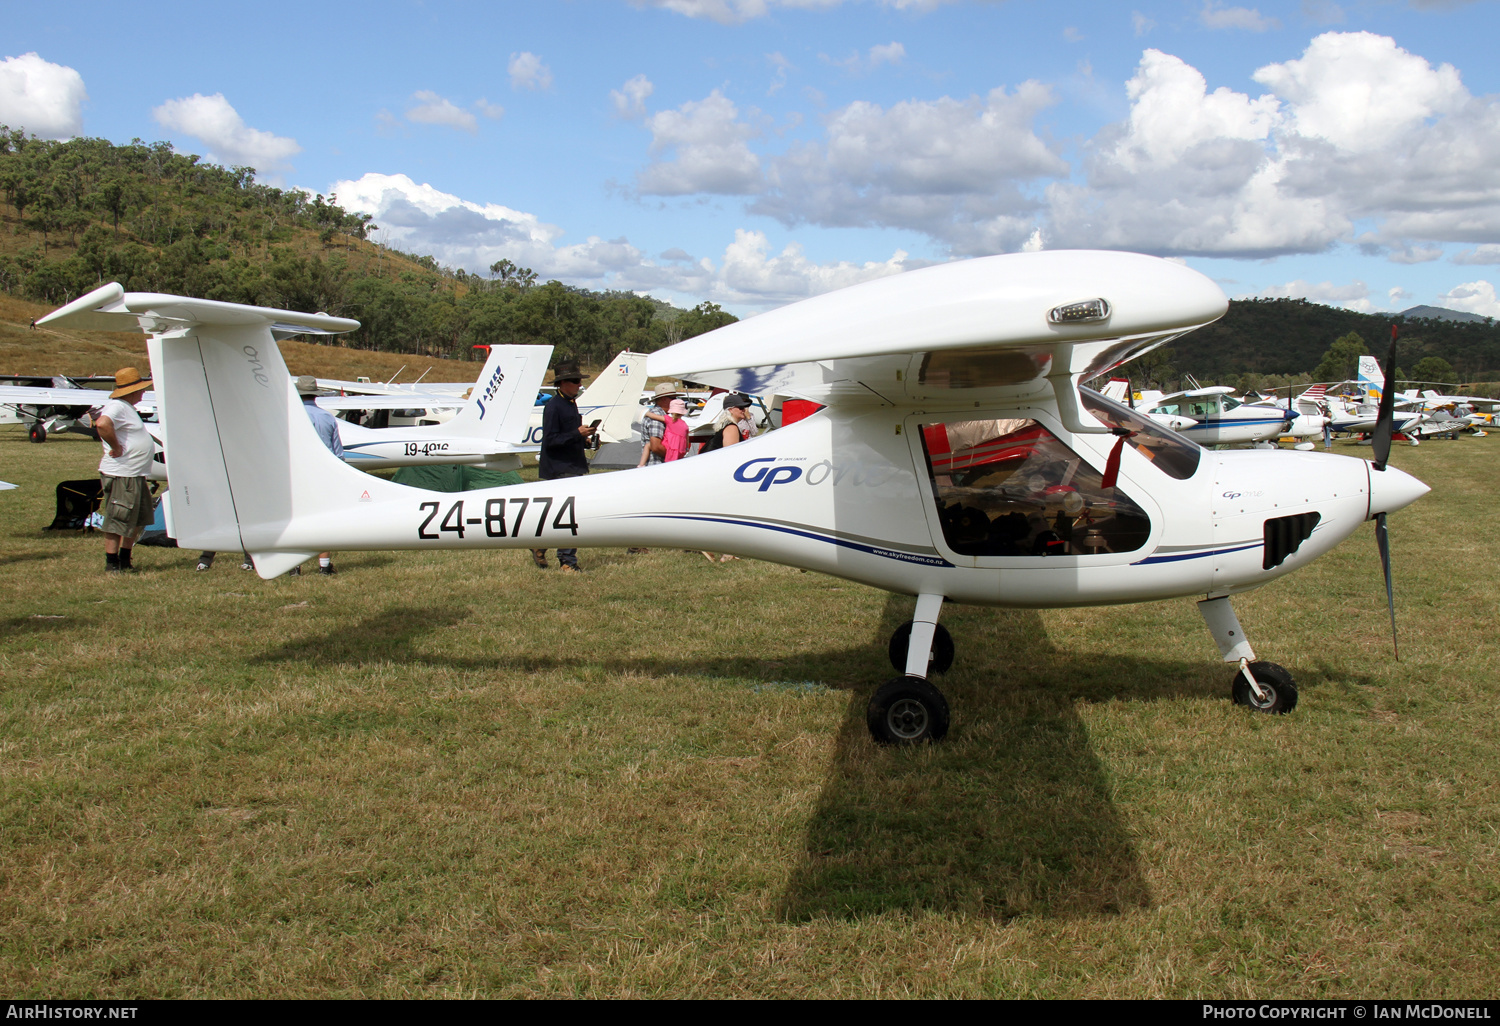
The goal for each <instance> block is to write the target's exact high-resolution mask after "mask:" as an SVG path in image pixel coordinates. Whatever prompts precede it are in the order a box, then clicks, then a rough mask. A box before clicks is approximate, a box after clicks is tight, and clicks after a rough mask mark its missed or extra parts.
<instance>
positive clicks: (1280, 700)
mask: <svg viewBox="0 0 1500 1026" xmlns="http://www.w3.org/2000/svg"><path fill="white" fill-rule="evenodd" d="M1246 671H1249V673H1250V675H1251V676H1252V677H1254V678H1255V686H1251V684H1250V681H1249V680H1248V679H1247V678H1246V676H1245V673H1246ZM1257 692H1258V693H1257ZM1231 694H1232V695H1233V696H1234V704H1235V705H1244V706H1249V707H1250V708H1251V709H1254V710H1255V711H1256V712H1263V713H1289V712H1291V711H1292V710H1293V709H1295V708H1297V685H1296V684H1295V683H1293V682H1292V675H1291V674H1290V673H1288V672H1287V671H1286V669H1285V668H1284V667H1281V666H1277V665H1276V664H1275V663H1260V662H1257V663H1247V664H1246V665H1245V668H1244V669H1243V670H1236V671H1235V674H1234V684H1233V685H1232V687H1231Z"/></svg>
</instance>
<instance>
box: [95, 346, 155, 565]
mask: <svg viewBox="0 0 1500 1026" xmlns="http://www.w3.org/2000/svg"><path fill="white" fill-rule="evenodd" d="M150 387H151V379H150V378H143V377H141V372H140V371H138V370H136V369H135V368H134V367H121V368H120V369H119V370H118V371H116V372H115V390H114V391H113V392H111V393H110V394H109V402H107V403H105V404H104V406H103V407H102V408H101V409H100V411H99V414H98V416H96V417H95V418H94V430H95V431H97V432H98V433H99V441H100V442H102V443H103V445H104V458H103V459H101V460H100V461H99V479H100V486H101V487H100V497H99V498H100V504H101V505H100V510H101V512H102V513H103V514H104V524H103V528H102V529H103V531H104V570H105V572H106V573H121V572H124V573H129V572H131V571H132V570H133V569H134V568H133V567H131V565H130V550H131V549H132V548H134V547H135V540H136V539H137V538H139V537H140V535H141V532H142V531H144V530H145V529H146V527H147V526H148V525H150V523H151V520H152V518H153V516H154V514H155V508H154V504H153V503H152V501H151V492H150V489H149V488H148V486H147V484H146V473H147V472H148V471H149V470H150V469H151V458H152V457H153V456H154V455H155V453H156V445H155V443H154V442H152V441H151V435H150V434H149V433H148V432H147V431H146V425H145V424H143V423H141V415H140V414H139V413H136V412H135V404H136V403H138V402H140V401H141V397H142V396H144V395H145V394H146V389H148V388H150Z"/></svg>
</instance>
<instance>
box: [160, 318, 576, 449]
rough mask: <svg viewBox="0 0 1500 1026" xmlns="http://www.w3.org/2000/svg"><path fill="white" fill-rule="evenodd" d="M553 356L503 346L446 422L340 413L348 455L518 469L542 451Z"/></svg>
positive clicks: (332, 400) (540, 349)
mask: <svg viewBox="0 0 1500 1026" xmlns="http://www.w3.org/2000/svg"><path fill="white" fill-rule="evenodd" d="M551 356H552V347H551V346H495V347H494V348H492V349H491V350H490V355H489V358H488V359H487V360H486V361H485V363H484V368H483V369H482V370H481V371H480V372H479V379H478V380H477V381H476V382H474V384H473V386H472V394H471V395H470V396H469V397H468V398H467V399H466V400H463V401H462V402H461V403H460V404H459V410H458V413H457V414H456V415H455V416H454V417H453V418H452V419H451V420H449V421H447V422H445V423H439V424H425V425H418V426H416V427H388V428H367V427H361V426H359V425H358V424H354V423H351V422H350V421H347V420H343V419H340V420H339V422H338V424H339V441H340V442H342V443H343V446H344V459H345V460H346V461H347V462H349V463H351V464H353V465H355V466H358V467H360V468H362V469H367V470H376V469H380V468H383V467H408V466H414V465H418V464H433V463H448V464H452V463H457V464H465V465H469V466H481V467H485V468H487V469H490V470H515V469H517V468H519V467H520V465H521V460H520V454H521V453H525V452H536V450H537V446H536V444H534V443H529V442H527V441H526V440H525V439H526V434H527V430H528V426H529V424H530V421H531V410H532V403H533V401H534V400H535V398H536V390H537V387H538V386H539V385H541V383H542V378H544V377H545V376H546V374H547V361H548V359H549V358H550V357H551ZM317 403H318V405H319V406H321V407H322V408H323V409H325V410H345V409H359V410H367V409H372V408H376V407H379V408H384V409H391V408H400V407H403V406H410V405H411V404H412V397H410V396H392V395H387V396H320V397H319V398H318V400H317ZM175 412H176V411H173V413H174V415H175ZM168 434H169V435H170V431H169V432H168Z"/></svg>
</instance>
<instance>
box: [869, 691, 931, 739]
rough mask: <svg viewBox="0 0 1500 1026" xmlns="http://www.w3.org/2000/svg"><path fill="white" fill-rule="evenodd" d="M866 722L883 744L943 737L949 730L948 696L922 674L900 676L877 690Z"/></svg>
mask: <svg viewBox="0 0 1500 1026" xmlns="http://www.w3.org/2000/svg"><path fill="white" fill-rule="evenodd" d="M865 722H866V723H867V724H868V725H869V727H870V736H871V737H873V738H874V739H875V740H876V741H877V742H878V743H880V744H883V745H912V744H916V743H917V742H919V741H941V740H942V739H943V736H944V735H945V734H947V733H948V700H947V699H946V698H944V697H943V693H942V692H941V691H939V690H938V689H937V688H935V687H933V686H932V685H931V684H929V683H927V682H926V681H925V680H923V679H922V678H920V677H897V678H896V679H895V680H892V681H887V682H886V683H884V684H882V685H881V686H880V687H879V689H878V690H876V692H875V694H874V696H873V697H872V698H871V699H870V707H869V709H868V711H867V712H866V713H865Z"/></svg>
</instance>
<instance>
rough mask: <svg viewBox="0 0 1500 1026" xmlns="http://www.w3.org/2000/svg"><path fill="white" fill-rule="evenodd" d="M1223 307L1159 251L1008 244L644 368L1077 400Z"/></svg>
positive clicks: (915, 397)
mask: <svg viewBox="0 0 1500 1026" xmlns="http://www.w3.org/2000/svg"><path fill="white" fill-rule="evenodd" d="M1228 306H1229V304H1228V300H1227V299H1226V298H1225V296H1224V293H1223V292H1222V291H1221V290H1220V289H1219V287H1218V286H1217V285H1215V284H1214V283H1213V281H1211V280H1210V279H1209V278H1207V277H1206V276H1204V275H1202V274H1200V273H1198V272H1197V271H1194V270H1192V269H1191V268H1188V267H1184V266H1183V265H1181V264H1176V263H1172V262H1170V261H1167V260H1162V259H1159V258H1156V257H1148V256H1141V255H1139V254H1135V253H1115V252H1099V251H1087V250H1049V251H1044V252H1040V253H1010V254H1005V255H1002V256H993V257H985V258H982V259H979V260H965V261H960V262H956V263H951V264H941V265H937V266H933V267H925V268H922V269H920V270H916V271H908V272H906V273H904V274H900V275H897V276H895V277H890V278H881V279H879V280H877V281H871V282H865V283H863V284H860V285H854V286H851V287H849V288H846V289H841V290H839V291H837V292H830V293H827V294H825V295H821V296H815V297H814V298H812V299H806V300H803V301H802V302H800V303H795V304H792V305H791V306H785V307H782V308H780V309H778V310H772V311H771V312H769V313H764V314H760V315H759V316H757V317H752V318H750V319H748V320H743V321H739V322H737V323H735V324H730V325H727V326H725V327H723V328H719V329H717V330H715V331H711V332H708V333H707V334H704V335H700V336H698V337H696V338H692V339H688V340H687V341H685V342H679V343H678V344H677V345H675V346H671V347H669V348H666V349H662V350H660V351H658V352H656V353H653V354H652V355H651V358H650V362H649V371H650V373H651V376H652V377H667V378H679V379H683V378H685V379H689V380H692V381H702V382H707V383H709V384H713V385H717V386H719V387H721V388H728V389H733V390H736V391H741V392H748V393H751V394H754V395H767V394H772V393H779V394H783V395H786V394H790V395H798V396H803V397H805V398H808V399H813V400H816V401H818V402H821V403H841V402H862V403H888V404H899V405H906V404H915V403H918V402H922V401H926V400H933V399H941V398H947V399H953V398H956V397H961V398H965V399H967V398H970V397H975V398H977V397H978V396H980V395H990V396H999V395H1008V396H1021V395H1027V394H1031V393H1040V392H1042V391H1044V390H1045V389H1048V388H1052V389H1054V390H1055V391H1056V393H1057V395H1058V398H1059V401H1060V402H1063V403H1065V404H1066V406H1067V409H1071V410H1076V409H1077V399H1076V387H1073V386H1075V385H1076V383H1077V380H1078V378H1079V377H1080V376H1081V377H1083V378H1085V379H1086V378H1089V377H1094V376H1096V375H1099V374H1102V373H1104V372H1105V371H1107V370H1109V369H1110V368H1112V367H1115V366H1118V365H1119V364H1121V363H1124V362H1125V361H1126V360H1129V359H1131V358H1133V357H1136V356H1139V355H1140V354H1141V353H1144V352H1146V351H1147V350H1149V349H1152V348H1154V347H1156V346H1159V345H1161V344H1163V343H1164V342H1167V341H1169V340H1171V339H1173V338H1175V337H1177V336H1178V335H1181V334H1183V333H1185V332H1188V331H1191V330H1193V329H1194V328H1198V327H1202V326H1203V325H1205V324H1208V323H1211V322H1212V321H1215V320H1217V319H1218V318H1219V317H1222V316H1223V315H1224V312H1225V311H1226V310H1227V309H1228ZM1059 380H1062V381H1066V382H1067V383H1068V387H1069V388H1070V389H1071V390H1072V392H1073V393H1074V395H1073V397H1072V398H1071V399H1069V398H1068V396H1066V395H1065V394H1064V391H1065V390H1064V389H1062V388H1059V387H1058V382H1059ZM1068 416H1070V414H1069V413H1067V412H1066V410H1065V417H1068Z"/></svg>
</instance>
